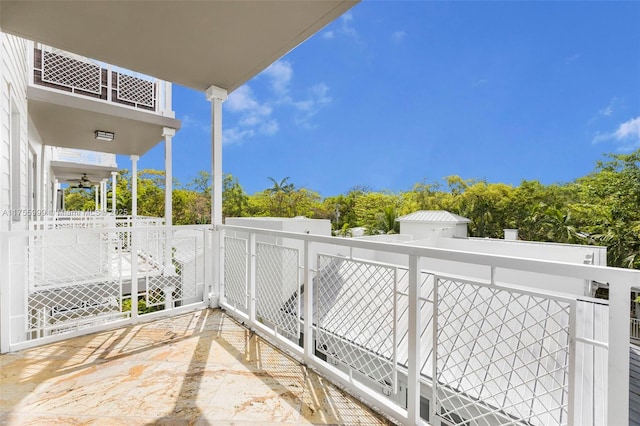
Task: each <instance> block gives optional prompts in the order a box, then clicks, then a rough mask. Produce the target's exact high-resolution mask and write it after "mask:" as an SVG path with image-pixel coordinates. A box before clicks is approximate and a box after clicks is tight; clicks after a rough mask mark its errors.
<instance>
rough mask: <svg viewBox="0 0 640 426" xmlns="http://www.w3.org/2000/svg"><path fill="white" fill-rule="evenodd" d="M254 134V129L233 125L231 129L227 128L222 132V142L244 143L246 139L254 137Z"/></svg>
mask: <svg viewBox="0 0 640 426" xmlns="http://www.w3.org/2000/svg"><path fill="white" fill-rule="evenodd" d="M254 135H255V131H254V130H253V129H240V128H238V127H232V128H230V129H225V130H224V131H223V132H222V143H223V144H234V143H242V141H243V140H244V139H246V138H250V137H253V136H254Z"/></svg>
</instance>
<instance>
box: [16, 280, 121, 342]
mask: <svg viewBox="0 0 640 426" xmlns="http://www.w3.org/2000/svg"><path fill="white" fill-rule="evenodd" d="M121 300H122V291H121V286H120V282H118V281H106V282H102V283H99V284H82V285H73V286H68V287H65V288H63V289H57V290H44V291H37V292H35V293H31V294H29V297H28V309H27V327H28V330H27V331H28V332H36V333H38V334H39V335H43V334H44V335H46V334H56V333H60V332H64V331H67V330H72V329H77V328H84V327H90V326H93V325H96V324H98V323H101V322H104V320H103V319H102V318H104V317H109V318H113V316H114V314H115V315H118V314H121V312H122V305H121ZM123 315H124V314H123Z"/></svg>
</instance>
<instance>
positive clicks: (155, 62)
mask: <svg viewBox="0 0 640 426" xmlns="http://www.w3.org/2000/svg"><path fill="white" fill-rule="evenodd" d="M357 1H358V0H355V1H354V0H348V1H345V0H308V1H304V0H299V1H275V0H274V1H269V0H266V1H259V0H248V1H180V0H175V1H156V2H152V1H120V2H114V1H80V0H75V1H9V0H0V28H2V31H4V32H8V33H12V34H15V35H18V36H21V37H24V38H28V39H31V40H34V41H38V42H41V43H44V44H48V45H51V46H54V47H58V48H61V49H64V50H67V51H70V52H73V53H77V54H80V55H83V56H87V57H90V58H94V59H98V60H101V61H104V62H107V63H110V64H113V65H117V66H120V67H123V68H127V69H130V70H133V71H137V72H140V73H144V74H147V75H150V76H154V77H157V78H160V79H163V80H166V81H171V82H174V83H178V84H180V85H183V86H187V87H190V88H193V89H196V90H201V91H204V90H206V89H207V88H208V87H209V86H211V85H215V86H218V87H220V88H223V89H226V90H227V91H228V92H231V91H233V90H235V89H236V88H238V87H239V86H241V85H242V84H244V83H245V82H246V81H247V80H249V79H251V78H252V77H253V76H255V75H256V74H258V73H259V72H260V71H262V70H263V69H265V68H266V67H268V66H269V65H270V64H272V63H273V62H275V61H276V60H278V59H279V58H280V57H282V56H283V55H284V54H286V53H287V52H289V51H290V50H291V49H293V48H294V47H296V46H297V45H298V44H300V43H302V42H303V41H304V40H306V39H307V38H308V37H310V36H311V35H313V34H314V33H316V32H317V31H319V30H320V29H322V28H323V27H324V26H325V25H327V24H328V23H330V22H331V21H333V20H334V19H336V18H337V17H339V16H340V15H342V14H343V13H344V12H346V11H347V10H349V9H350V8H351V7H353V6H354V5H355V4H356V3H357Z"/></svg>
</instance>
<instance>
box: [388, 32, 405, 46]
mask: <svg viewBox="0 0 640 426" xmlns="http://www.w3.org/2000/svg"><path fill="white" fill-rule="evenodd" d="M406 36H407V32H406V31H402V30H398V31H396V32H394V33H393V34H391V40H393V42H394V43H400V42H401V41H402V40H403V39H404V38H405V37H406Z"/></svg>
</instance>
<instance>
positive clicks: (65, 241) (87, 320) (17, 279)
mask: <svg viewBox="0 0 640 426" xmlns="http://www.w3.org/2000/svg"><path fill="white" fill-rule="evenodd" d="M113 219H114V220H113V221H105V222H106V223H109V222H111V223H110V225H111V226H110V227H104V226H99V225H98V221H94V223H92V224H91V223H90V222H89V221H85V222H83V223H80V222H76V223H74V225H77V226H72V227H69V228H63V227H61V226H54V227H48V228H43V227H42V226H41V227H40V228H38V229H36V230H31V231H13V232H5V233H0V253H1V254H2V256H0V270H1V271H2V274H0V294H2V298H1V299H0V303H2V309H1V310H0V313H1V314H2V318H1V321H0V324H1V326H2V330H1V333H0V345H1V349H2V352H5V351H14V350H19V349H21V348H25V347H30V346H35V345H38V344H43V343H45V342H48V341H53V340H61V339H64V338H67V337H72V336H77V335H81V334H86V333H90V332H94V331H96V330H98V329H101V328H105V327H114V326H117V325H125V324H130V323H132V322H135V321H137V320H138V318H139V317H144V318H149V319H151V318H155V317H157V316H166V315H171V314H173V313H177V312H184V311H185V310H192V309H202V308H204V307H206V306H207V305H206V303H205V302H206V301H208V294H209V286H208V284H205V283H207V282H211V281H212V280H211V278H210V274H211V271H210V270H209V269H207V262H206V259H207V258H210V257H211V256H210V255H209V254H208V251H209V247H208V244H209V240H210V239H209V237H208V233H209V231H208V230H207V228H206V227H195V226H192V227H166V226H153V224H152V223H151V222H149V221H147V222H145V220H143V219H140V220H138V218H134V219H133V220H131V218H128V219H126V218H125V219H121V220H116V219H115V218H113ZM61 222H66V221H60V222H59V223H58V224H61ZM54 223H55V222H54ZM144 223H146V224H147V225H146V226H141V225H142V224H144ZM82 224H84V225H90V226H86V227H85V226H80V225H82ZM132 224H135V226H131V225H132ZM114 225H115V226H114Z"/></svg>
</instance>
